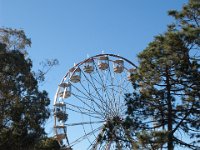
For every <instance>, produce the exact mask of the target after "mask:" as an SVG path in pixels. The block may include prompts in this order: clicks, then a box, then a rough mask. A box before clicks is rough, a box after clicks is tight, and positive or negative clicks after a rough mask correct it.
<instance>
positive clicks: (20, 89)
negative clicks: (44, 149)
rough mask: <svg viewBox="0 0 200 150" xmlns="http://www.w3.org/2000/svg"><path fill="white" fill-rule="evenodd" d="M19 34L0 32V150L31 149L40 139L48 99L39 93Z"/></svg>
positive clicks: (24, 41) (25, 42) (26, 41)
mask: <svg viewBox="0 0 200 150" xmlns="http://www.w3.org/2000/svg"><path fill="white" fill-rule="evenodd" d="M30 45H31V41H30V39H28V38H27V37H26V35H25V33H24V31H22V30H14V29H5V28H4V29H0V149H10V150H23V149H26V150H28V149H33V148H34V146H35V144H36V143H38V141H39V140H40V139H41V138H43V137H44V135H45V130H44V123H45V121H46V120H47V119H48V118H49V115H50V111H49V108H48V105H49V104H50V99H49V98H48V94H47V92H46V91H41V90H39V87H38V80H37V78H36V77H35V73H34V72H33V71H32V61H31V59H29V58H28V55H27V53H26V48H27V47H28V46H30Z"/></svg>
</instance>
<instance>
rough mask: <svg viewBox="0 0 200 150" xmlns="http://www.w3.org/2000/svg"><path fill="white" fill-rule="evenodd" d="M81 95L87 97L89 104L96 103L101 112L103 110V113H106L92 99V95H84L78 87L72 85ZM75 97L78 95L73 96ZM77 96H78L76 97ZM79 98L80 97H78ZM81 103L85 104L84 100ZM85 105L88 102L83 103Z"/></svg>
mask: <svg viewBox="0 0 200 150" xmlns="http://www.w3.org/2000/svg"><path fill="white" fill-rule="evenodd" d="M72 86H73V87H74V88H75V89H76V90H77V91H78V92H79V93H81V94H83V95H84V96H85V97H87V100H88V102H93V103H95V104H96V105H97V106H98V107H97V108H99V109H100V110H101V112H102V111H104V109H103V108H102V107H101V106H100V105H99V104H98V103H97V102H96V101H95V100H94V99H93V98H92V97H91V95H90V94H89V95H87V94H88V93H87V94H86V93H84V92H82V91H81V90H80V89H79V88H77V87H76V86H74V85H72ZM73 95H76V94H73ZM76 96H77V95H76ZM77 97H78V96H77ZM79 100H81V99H80V98H79ZM81 102H83V101H82V100H81ZM83 103H86V102H83ZM101 108H102V109H103V110H102V109H101Z"/></svg>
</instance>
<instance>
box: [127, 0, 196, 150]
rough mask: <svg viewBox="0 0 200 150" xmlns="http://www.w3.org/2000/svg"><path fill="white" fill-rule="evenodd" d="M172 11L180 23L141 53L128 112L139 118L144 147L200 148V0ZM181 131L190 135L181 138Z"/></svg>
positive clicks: (131, 116)
mask: <svg viewBox="0 0 200 150" xmlns="http://www.w3.org/2000/svg"><path fill="white" fill-rule="evenodd" d="M169 14H170V15H172V16H173V17H175V19H176V21H177V22H176V24H172V25H169V28H168V31H167V32H166V33H165V34H163V35H159V36H157V37H155V39H154V41H153V42H151V43H150V44H149V45H148V47H147V48H146V49H145V50H144V51H143V52H141V53H140V54H139V55H138V57H139V60H140V66H139V67H138V73H137V75H134V80H133V87H134V88H135V92H134V93H133V94H132V95H129V96H127V98H126V101H127V106H128V111H127V112H128V114H129V118H131V119H132V120H135V121H138V120H140V124H139V125H140V127H141V128H140V130H139V131H138V132H140V134H137V139H138V143H139V145H140V146H142V147H145V149H148V148H149V149H158V148H165V147H166V148H167V149H168V150H172V149H174V147H175V146H176V145H179V146H182V147H187V148H190V149H198V148H200V140H199V137H200V117H199V116H200V92H199V91H200V26H199V24H200V1H196V0H190V1H189V3H188V4H187V5H185V6H184V7H183V9H182V10H181V11H180V12H179V11H175V10H173V11H170V12H169ZM134 132H135V131H134ZM180 133H181V134H184V135H186V137H185V138H182V139H181V138H180V136H181V134H180ZM151 139H153V140H151ZM188 139H190V140H188Z"/></svg>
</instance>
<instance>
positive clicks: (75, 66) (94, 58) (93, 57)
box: [54, 54, 137, 144]
mask: <svg viewBox="0 0 200 150" xmlns="http://www.w3.org/2000/svg"><path fill="white" fill-rule="evenodd" d="M101 56H111V57H114V58H119V59H122V60H125V61H126V62H127V63H129V64H131V65H132V66H133V67H135V68H137V66H136V65H135V64H134V63H132V62H131V61H130V60H128V59H126V58H124V57H121V56H118V55H114V54H98V55H95V56H92V57H89V58H87V59H85V60H83V61H81V62H79V63H77V64H76V65H74V67H73V68H79V67H80V66H81V65H83V64H84V63H85V62H87V61H88V60H90V59H93V60H99V59H98V57H101ZM109 61H111V62H113V61H112V60H109ZM69 70H70V69H69ZM74 71H75V70H74ZM74 71H73V73H74ZM73 73H72V74H73ZM68 76H69V71H68V72H67V73H66V75H65V76H64V77H63V78H62V80H61V82H60V84H61V83H63V82H65V80H66V79H67V77H68ZM70 78H71V77H69V78H68V80H70ZM58 93H59V88H58V89H57V92H56V95H55V98H54V104H56V102H57V98H58ZM102 122H103V121H102ZM64 125H67V124H64ZM65 134H66V133H65ZM66 137H67V135H66ZM67 140H68V139H67ZM93 142H94V141H93ZM68 144H69V143H68Z"/></svg>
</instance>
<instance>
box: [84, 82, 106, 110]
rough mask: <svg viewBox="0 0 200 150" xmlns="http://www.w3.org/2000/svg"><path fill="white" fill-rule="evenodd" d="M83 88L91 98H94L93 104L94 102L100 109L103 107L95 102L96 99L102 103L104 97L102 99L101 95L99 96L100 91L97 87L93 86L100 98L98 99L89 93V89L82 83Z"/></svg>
mask: <svg viewBox="0 0 200 150" xmlns="http://www.w3.org/2000/svg"><path fill="white" fill-rule="evenodd" d="M81 86H82V87H83V89H84V90H85V91H86V92H87V94H88V95H89V96H90V97H94V98H92V99H93V101H92V102H94V103H95V104H96V105H97V106H98V107H101V105H100V104H98V103H97V102H96V101H95V100H94V99H96V100H99V101H101V102H102V97H101V95H100V94H99V92H98V89H97V88H96V87H94V86H93V88H94V90H95V93H96V94H97V95H98V98H97V97H96V96H94V95H93V94H91V93H89V92H88V91H87V89H86V88H85V87H84V86H83V84H82V83H81ZM103 108H104V107H103Z"/></svg>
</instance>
